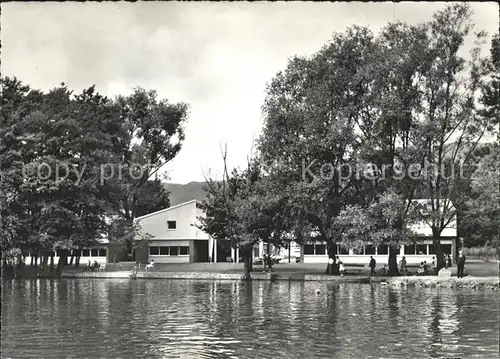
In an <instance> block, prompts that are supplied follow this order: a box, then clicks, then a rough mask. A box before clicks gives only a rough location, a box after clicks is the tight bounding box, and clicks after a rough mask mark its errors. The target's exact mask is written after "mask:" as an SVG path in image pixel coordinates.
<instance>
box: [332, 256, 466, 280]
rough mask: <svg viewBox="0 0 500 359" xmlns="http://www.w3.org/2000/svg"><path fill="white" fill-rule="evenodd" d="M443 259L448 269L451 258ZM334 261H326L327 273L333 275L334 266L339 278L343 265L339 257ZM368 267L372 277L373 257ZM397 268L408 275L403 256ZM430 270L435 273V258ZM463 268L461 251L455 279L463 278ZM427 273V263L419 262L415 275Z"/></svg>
mask: <svg viewBox="0 0 500 359" xmlns="http://www.w3.org/2000/svg"><path fill="white" fill-rule="evenodd" d="M443 257H444V258H443V259H444V263H445V268H446V269H448V268H450V267H451V265H452V261H451V256H450V255H449V254H448V255H446V254H443ZM335 259H336V260H335V261H334V259H333V258H330V259H329V260H328V273H329V274H333V271H334V266H336V267H337V270H338V272H339V273H340V275H341V276H343V275H344V274H345V272H346V271H345V267H344V264H343V263H342V262H341V261H340V259H339V256H336V257H335ZM368 267H370V276H373V275H374V274H375V268H376V267H377V261H376V260H375V258H373V256H370V263H369V264H368ZM399 268H400V271H401V272H402V273H403V274H405V275H406V274H407V273H408V266H407V263H406V258H405V257H404V256H403V258H402V259H401V261H400V262H399ZM431 268H434V269H435V270H436V271H437V267H436V258H435V257H433V258H432V264H431ZM464 268H465V255H464V254H463V252H462V251H460V252H459V255H458V259H457V277H458V278H463V277H464ZM428 273H429V264H427V261H423V262H420V267H419V268H418V269H417V275H427V274H428Z"/></svg>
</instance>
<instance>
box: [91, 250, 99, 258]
mask: <svg viewBox="0 0 500 359" xmlns="http://www.w3.org/2000/svg"><path fill="white" fill-rule="evenodd" d="M90 255H91V256H92V257H98V256H99V249H91V250H90Z"/></svg>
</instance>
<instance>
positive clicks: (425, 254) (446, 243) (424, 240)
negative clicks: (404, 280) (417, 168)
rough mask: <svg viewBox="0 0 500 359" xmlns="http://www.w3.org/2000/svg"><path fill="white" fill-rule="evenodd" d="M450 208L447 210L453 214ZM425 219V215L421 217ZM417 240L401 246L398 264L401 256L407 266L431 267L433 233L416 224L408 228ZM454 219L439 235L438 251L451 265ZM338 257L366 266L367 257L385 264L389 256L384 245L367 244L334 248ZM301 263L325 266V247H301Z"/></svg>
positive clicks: (454, 246) (422, 201) (454, 250)
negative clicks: (424, 262)
mask: <svg viewBox="0 0 500 359" xmlns="http://www.w3.org/2000/svg"><path fill="white" fill-rule="evenodd" d="M414 202H418V203H419V204H425V203H426V202H427V203H429V200H426V199H419V200H416V201H414ZM453 209H454V208H453V206H451V208H450V209H449V210H453ZM424 215H425V214H424ZM410 228H411V229H412V230H413V232H415V233H416V234H417V236H418V241H417V243H416V244H413V245H406V246H405V245H402V246H401V247H400V248H399V253H398V256H397V261H398V263H399V261H400V260H401V258H402V257H403V256H404V257H405V258H406V261H407V263H408V264H420V262H423V261H426V262H427V263H432V260H433V257H435V254H434V246H433V242H432V229H431V227H430V226H429V225H428V224H427V223H426V222H424V221H422V222H420V223H416V224H414V225H412V226H411V227H410ZM457 248H458V244H457V219H456V215H454V216H453V217H452V218H451V220H450V222H449V223H448V225H447V226H446V227H445V228H444V230H443V231H442V233H441V250H442V252H443V253H445V254H450V255H451V257H452V259H453V262H455V261H456V254H457ZM337 254H338V256H339V259H340V260H341V261H342V262H344V263H345V264H367V263H368V262H369V260H370V256H373V258H375V260H376V261H377V263H386V262H387V258H388V256H389V248H388V246H387V245H380V246H377V247H375V246H373V245H370V244H367V245H366V246H364V247H363V248H362V249H361V250H359V251H354V250H352V249H349V250H347V249H345V248H344V247H342V246H341V245H339V244H337ZM301 262H303V263H328V253H327V249H326V244H325V243H319V242H310V243H306V244H304V245H302V251H301Z"/></svg>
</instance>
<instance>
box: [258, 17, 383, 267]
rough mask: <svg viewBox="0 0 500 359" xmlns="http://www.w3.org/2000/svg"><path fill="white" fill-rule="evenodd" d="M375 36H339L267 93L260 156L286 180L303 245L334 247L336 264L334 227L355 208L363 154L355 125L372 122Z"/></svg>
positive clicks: (354, 31) (300, 60)
mask: <svg viewBox="0 0 500 359" xmlns="http://www.w3.org/2000/svg"><path fill="white" fill-rule="evenodd" d="M373 50H374V43H373V35H372V34H371V33H370V32H369V31H368V30H367V29H363V28H359V27H353V28H351V29H348V31H347V32H346V33H345V34H334V36H333V38H332V40H331V42H330V43H328V44H327V45H326V46H324V47H323V48H322V49H321V50H320V51H319V52H318V53H316V54H314V55H313V56H311V57H295V58H293V59H292V60H290V62H289V64H288V66H287V68H286V70H285V71H283V72H279V73H278V74H277V75H276V77H275V78H274V79H273V80H272V81H271V83H270V85H269V86H268V89H267V97H266V100H265V104H264V115H265V123H264V130H263V135H262V136H261V138H260V145H259V151H260V154H261V156H262V160H263V162H264V163H265V164H266V166H268V168H269V169H270V170H269V171H270V172H271V173H274V178H281V180H280V182H281V185H282V186H283V192H284V193H286V194H287V195H288V197H289V201H288V203H289V207H291V208H290V213H293V214H294V219H295V221H293V222H292V221H290V223H289V226H288V228H287V230H288V232H289V233H293V234H295V235H296V236H297V238H298V239H303V240H320V241H324V242H326V244H327V250H328V255H329V257H330V258H331V259H333V260H334V261H335V255H336V248H337V246H336V241H337V240H339V239H340V237H339V233H338V232H337V231H336V230H335V227H334V222H335V218H336V216H337V215H338V214H339V213H340V210H341V209H342V206H343V205H345V204H346V203H349V201H350V200H351V194H352V193H351V191H350V189H351V188H352V186H353V184H354V183H355V182H356V179H355V178H354V176H350V170H351V169H352V168H353V167H354V166H355V160H356V156H355V154H356V153H357V151H358V150H359V148H360V146H361V141H362V140H360V138H359V137H358V134H357V133H356V122H359V121H361V119H362V118H363V117H364V116H366V115H367V112H369V109H368V108H367V101H365V98H366V97H367V93H369V92H370V82H371V80H370V79H369V78H368V77H367V76H366V75H365V74H364V73H363V69H364V68H365V67H366V65H367V64H368V63H370V61H372V58H373Z"/></svg>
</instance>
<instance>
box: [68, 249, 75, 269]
mask: <svg viewBox="0 0 500 359" xmlns="http://www.w3.org/2000/svg"><path fill="white" fill-rule="evenodd" d="M74 259H75V254H74V253H73V251H71V257H70V258H69V266H70V267H71V266H72V265H73V260H74Z"/></svg>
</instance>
